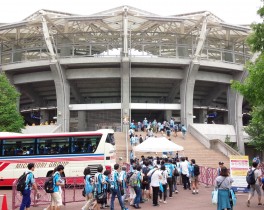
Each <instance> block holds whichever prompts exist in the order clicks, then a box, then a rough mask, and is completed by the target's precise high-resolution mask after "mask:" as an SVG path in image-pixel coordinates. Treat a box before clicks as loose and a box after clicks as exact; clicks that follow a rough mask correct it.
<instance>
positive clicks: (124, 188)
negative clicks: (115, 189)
mask: <svg viewBox="0 0 264 210" xmlns="http://www.w3.org/2000/svg"><path fill="white" fill-rule="evenodd" d="M126 177H127V173H126V166H122V170H121V172H120V174H119V180H120V182H121V183H120V192H121V197H122V201H123V203H125V198H126V195H127V193H126V191H127V184H126Z"/></svg>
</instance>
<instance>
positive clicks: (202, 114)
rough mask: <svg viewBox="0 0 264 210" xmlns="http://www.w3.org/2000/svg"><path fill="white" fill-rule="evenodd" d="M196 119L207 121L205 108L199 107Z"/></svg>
mask: <svg viewBox="0 0 264 210" xmlns="http://www.w3.org/2000/svg"><path fill="white" fill-rule="evenodd" d="M198 121H199V123H205V122H207V109H199V117H198Z"/></svg>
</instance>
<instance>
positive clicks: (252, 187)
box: [247, 162, 262, 207]
mask: <svg viewBox="0 0 264 210" xmlns="http://www.w3.org/2000/svg"><path fill="white" fill-rule="evenodd" d="M251 170H253V171H254V176H255V180H256V183H255V184H251V185H250V189H249V194H248V200H247V206H248V207H249V206H250V200H251V198H252V197H253V196H254V193H255V191H256V192H257V194H258V205H259V206H261V205H262V203H261V190H260V186H261V175H262V173H261V170H259V168H258V163H257V162H253V163H252V168H251Z"/></svg>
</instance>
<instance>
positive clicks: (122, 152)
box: [115, 132, 229, 168]
mask: <svg viewBox="0 0 264 210" xmlns="http://www.w3.org/2000/svg"><path fill="white" fill-rule="evenodd" d="M136 134H137V135H138V136H139V135H140V134H141V135H142V137H143V138H145V136H146V133H145V132H136ZM162 135H164V134H162V133H157V134H155V136H157V137H161V136H162ZM170 139H171V140H172V141H173V142H175V143H176V144H179V145H181V146H183V147H184V151H182V152H179V155H180V156H186V157H188V159H189V160H191V159H195V160H196V163H197V164H198V165H201V166H207V167H212V168H217V167H218V162H219V161H223V162H224V163H225V166H227V167H229V158H228V157H226V156H225V155H223V154H222V153H220V152H218V151H215V150H210V149H207V148H206V147H205V146H204V145H203V144H201V143H200V142H199V141H198V140H197V139H195V137H194V136H192V135H191V134H187V135H186V137H185V139H183V137H182V135H181V133H180V132H178V134H177V136H175V135H174V134H173V135H171V136H170ZM115 140H116V150H117V157H118V158H119V157H122V158H123V161H125V160H126V136H125V133H121V132H117V133H115ZM127 141H128V150H129V153H130V151H131V149H132V148H131V146H130V140H129V137H127ZM135 155H136V157H137V158H140V156H141V155H144V156H157V155H158V156H162V154H161V153H157V154H156V153H136V154H135ZM174 155H175V153H174Z"/></svg>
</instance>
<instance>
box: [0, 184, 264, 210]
mask: <svg viewBox="0 0 264 210" xmlns="http://www.w3.org/2000/svg"><path fill="white" fill-rule="evenodd" d="M181 187H182V186H181V185H178V189H179V190H180V192H179V194H174V195H173V198H172V199H168V203H167V204H163V203H162V204H160V206H159V207H153V206H152V203H151V201H148V202H146V203H144V204H142V205H141V207H142V209H147V210H151V209H157V208H159V209H166V210H175V209H176V210H182V209H184V210H196V209H197V210H212V209H216V206H214V205H212V204H211V192H212V187H205V186H203V185H201V186H200V192H199V194H198V195H192V193H191V191H190V190H183V189H182V188H181ZM11 192H12V191H11V190H8V189H1V188H0V194H4V193H5V194H7V202H8V209H9V210H11V198H12V196H11ZM237 200H238V203H237V206H236V207H235V208H234V209H237V210H249V209H264V206H257V198H256V197H254V198H253V200H252V202H251V203H252V204H251V207H250V208H248V207H247V206H246V200H247V194H245V193H237ZM263 202H264V198H263ZM1 205H2V201H1V202H0V207H1ZM82 205H83V202H76V203H72V204H67V205H66V206H63V207H62V208H61V210H73V209H74V210H78V209H81V207H82ZM44 207H45V206H38V207H31V210H43V208H44ZM128 208H129V209H134V208H133V207H130V206H128ZM115 209H118V210H119V209H120V207H119V205H118V203H117V202H116V204H115Z"/></svg>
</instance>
